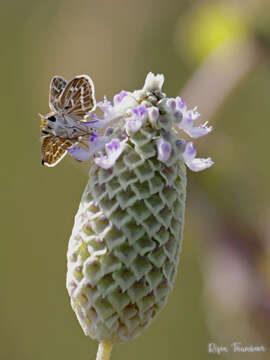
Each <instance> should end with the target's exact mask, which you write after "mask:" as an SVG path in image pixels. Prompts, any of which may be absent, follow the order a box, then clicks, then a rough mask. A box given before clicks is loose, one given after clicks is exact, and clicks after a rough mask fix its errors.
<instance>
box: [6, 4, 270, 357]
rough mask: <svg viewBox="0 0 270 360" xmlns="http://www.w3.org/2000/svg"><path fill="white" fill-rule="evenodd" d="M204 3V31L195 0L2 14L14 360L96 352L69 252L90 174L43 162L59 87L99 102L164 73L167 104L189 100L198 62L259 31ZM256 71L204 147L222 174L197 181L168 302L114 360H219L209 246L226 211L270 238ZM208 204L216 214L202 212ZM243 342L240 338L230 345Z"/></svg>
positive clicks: (9, 322)
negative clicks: (86, 86)
mask: <svg viewBox="0 0 270 360" xmlns="http://www.w3.org/2000/svg"><path fill="white" fill-rule="evenodd" d="M258 2H259V3H260V1H258ZM195 3H196V6H197V8H196V14H197V15H196V16H198V14H199V15H200V16H199V18H198V22H197V23H196V24H195V23H194V27H193V26H192V25H191V24H193V22H194V21H195V20H196V19H197V18H196V17H195V18H194V17H193V16H192V14H193V5H194V2H192V1H187V0H186V1H182V2H179V1H177V0H170V1H166V2H164V1H161V0H156V1H153V0H150V1H148V2H144V1H142V0H138V1H136V2H125V1H124V0H116V1H114V2H107V1H105V0H101V1H100V0H99V1H96V0H93V1H86V0H81V1H74V0H70V1H63V0H59V1H57V2H55V1H52V0H48V1H46V2H43V1H33V0H25V1H19V0H15V1H12V2H5V3H3V2H2V3H1V5H0V7H1V9H0V10H1V11H0V14H1V15H0V19H1V22H0V24H1V25H0V26H1V35H2V47H1V58H0V65H1V66H0V68H1V81H2V83H1V90H0V91H1V104H2V108H1V112H2V114H1V117H2V127H1V130H2V134H3V136H2V148H3V150H2V170H1V204H2V206H1V219H2V221H1V228H2V242H1V244H2V248H1V284H2V294H1V298H0V305H1V306H0V316H1V327H0V333H1V338H2V342H1V347H0V358H1V359H3V360H4V359H14V360H15V359H20V360H26V359H27V360H32V359H33V360H34V359H35V360H37V359H38V360H43V359H44V360H45V359H50V358H51V359H57V358H63V359H74V358H76V359H83V358H88V359H94V357H95V353H96V348H97V344H96V343H95V342H94V341H92V340H90V339H88V338H86V337H85V336H84V334H83V332H82V330H81V328H80V326H79V324H78V322H77V319H76V318H75V315H74V314H73V312H72V310H71V307H70V305H69V298H68V296H67V292H66V289H65V273H66V251H67V243H68V239H69V236H70V232H71V229H72V226H73V217H74V215H75V213H76V211H77V206H78V204H79V200H80V196H81V194H82V191H83V189H84V186H85V184H86V181H87V165H82V164H77V163H76V162H75V161H74V160H73V159H71V158H66V159H64V161H63V162H61V163H60V164H59V165H58V166H57V167H55V168H53V169H48V168H43V167H42V166H41V164H40V142H39V118H38V115H37V114H38V113H39V112H41V113H45V112H46V111H47V110H48V89H49V81H50V79H51V77H52V76H53V75H56V74H58V75H62V76H63V77H65V78H67V79H70V78H72V77H73V76H75V75H77V74H81V73H87V74H89V75H90V76H91V77H92V78H93V81H94V82H95V84H96V95H97V99H98V100H100V99H101V98H102V97H103V95H104V94H106V95H107V96H108V97H109V98H111V97H112V95H113V94H114V93H115V92H117V91H119V90H121V89H126V90H134V89H135V88H139V87H140V86H141V85H142V84H143V82H144V78H145V75H146V74H147V72H148V71H153V72H159V73H164V74H165V76H166V83H165V92H166V93H167V94H168V95H170V96H176V95H178V93H179V91H180V89H181V88H182V87H183V86H184V84H185V82H187V81H188V79H189V77H190V76H191V75H192V72H193V71H194V70H195V65H194V64H195V63H197V65H196V66H199V64H198V62H197V60H198V59H195V57H196V56H198V58H201V57H204V58H205V56H206V55H208V54H209V53H210V52H211V50H213V49H214V48H215V47H216V46H217V44H220V43H221V42H222V41H224V40H226V39H227V38H228V37H235V36H236V35H235V34H238V33H243V32H246V27H245V26H247V25H243V20H242V15H241V16H240V17H239V14H241V9H242V13H244V10H245V2H240V7H239V9H238V12H235V13H233V14H232V16H231V14H230V13H227V12H224V11H223V10H222V9H223V8H222V7H221V8H215V7H214V8H211V6H210V5H208V2H207V4H206V5H207V7H204V2H203V1H196V2H195ZM210 3H211V2H210ZM261 3H262V8H261V11H262V13H263V12H264V5H263V1H261ZM241 6H242V8H241ZM200 7H201V11H199V10H200ZM217 9H218V10H217ZM230 11H232V10H230ZM256 16H257V15H256ZM211 19H213V21H212V20H211ZM187 21H188V23H187ZM211 21H212V22H211ZM257 21H258V19H257ZM179 24H187V25H188V28H189V29H191V30H192V31H193V34H192V36H191V38H190V37H189V38H188V40H186V41H189V42H192V41H193V42H194V43H192V44H191V47H192V48H193V49H195V50H194V53H193V59H192V60H191V61H189V59H190V54H187V52H185V50H184V47H185V44H184V46H183V48H182V44H183V43H184V40H183V39H184V38H185V36H186V31H189V30H186V28H185V27H184V26H182V27H181V26H180V27H179ZM191 26H192V27H191ZM251 28H252V27H251ZM251 28H249V30H248V31H252V29H251ZM217 29H219V30H218V31H217ZM268 30H269V28H268ZM179 32H181V33H179ZM197 34H198V37H197ZM200 36H201V37H200ZM200 39H202V41H201V40H200ZM179 53H180V55H181V56H179ZM193 60H194V61H193ZM195 60H196V61H195ZM253 70H254V71H253V72H252V73H251V74H249V76H247V77H246V79H245V81H244V82H242V83H241V84H240V85H239V86H238V87H237V88H236V89H234V91H233V92H232V93H231V95H230V97H229V98H228V99H227V100H226V102H225V103H224V104H223V107H222V108H220V109H219V112H218V113H217V114H216V116H215V118H214V119H211V120H212V123H213V124H214V127H215V131H214V132H213V134H211V135H209V137H208V139H207V140H206V141H202V142H201V146H200V145H199V146H197V148H198V151H200V152H202V153H203V154H207V155H208V154H209V156H212V158H213V160H214V161H215V162H216V164H215V166H214V167H213V168H211V169H209V170H208V171H206V172H205V173H202V174H191V173H190V174H189V178H190V180H191V181H190V183H189V185H188V191H189V196H188V200H187V201H188V210H187V214H186V227H185V238H184V246H183V251H182V257H181V262H180V270H179V274H178V277H177V280H176V286H175V290H174V292H173V293H172V295H171V296H170V299H169V303H168V305H167V307H166V308H165V310H164V311H163V312H162V313H161V314H160V315H159V317H158V319H157V320H156V321H155V323H154V324H152V325H151V326H150V328H149V329H148V330H147V331H146V332H145V333H144V334H142V335H141V336H140V337H139V338H138V339H137V340H136V341H134V342H131V343H128V344H125V345H117V346H115V349H113V359H119V360H121V359H129V360H133V359H137V358H141V359H148V358H154V359H155V360H159V359H160V360H161V359H162V360H163V359H173V358H176V359H178V358H179V359H180V358H183V359H184V358H185V359H201V360H203V359H209V354H208V353H207V346H208V343H209V342H215V338H214V334H213V333H211V334H210V333H209V330H208V322H207V318H208V316H209V314H208V315H207V314H206V310H205V307H204V301H205V300H203V297H202V293H203V291H204V286H205V284H204V281H203V275H202V272H201V265H202V261H203V259H202V256H201V254H204V261H206V265H207V251H206V247H205V244H206V243H207V241H208V240H209V239H212V238H214V237H215V236H216V233H215V232H214V231H211V226H212V225H213V227H214V225H215V222H216V213H218V214H219V216H221V217H224V218H225V217H226V216H227V215H228V214H229V215H231V216H232V217H233V218H234V219H235V221H236V222H237V221H241V224H244V226H245V224H249V226H252V227H253V228H255V229H256V231H257V232H258V233H259V234H261V236H262V242H263V241H266V240H265V238H266V237H267V236H269V233H270V231H269V225H268V217H269V213H270V211H269V195H270V194H269V180H270V170H269V169H270V167H269V165H268V154H269V150H268V134H269V131H270V122H269V115H270V102H269V99H268V98H269V93H270V71H269V61H268V58H266V59H265V60H264V62H263V63H260V64H259V66H258V67H257V68H255V69H253ZM198 106H200V104H198ZM206 120H207V119H204V121H206ZM198 193H200V194H201V193H203V196H204V197H206V198H207V199H208V201H210V202H211V204H212V205H213V208H214V213H212V210H211V211H210V210H209V208H207V207H205V206H204V202H203V201H202V202H200V201H196V199H195V198H194V197H195V196H196V194H198ZM197 199H199V198H197ZM193 206H196V211H194V208H193ZM200 212H201V213H204V214H205V213H206V214H207V216H208V217H207V221H208V222H209V223H208V226H210V230H207V229H204V228H203V229H202V226H203V225H202V223H201V222H200V217H199V216H198V214H200ZM266 234H267V235H266ZM205 253H206V254H205ZM266 263H267V261H264V264H266ZM265 268H266V267H265V265H264V266H263V267H262V269H264V270H263V271H264V272H265V274H268V275H265V276H268V280H269V272H268V273H267V271H266V270H265ZM216 331H217V332H218V331H219V329H216ZM220 333H221V329H220ZM216 335H218V334H216ZM238 336H240V334H238V333H237V332H236V333H234V334H231V340H232V341H236V340H237V339H238ZM260 339H263V338H260V337H259V335H257V338H256V341H257V340H259V341H260ZM262 341H263V340H262ZM254 342H255V339H254ZM223 345H224V344H223ZM265 345H266V344H265ZM255 357H256V354H255V355H254V358H255ZM219 359H220V360H221V359H222V356H220V357H219Z"/></svg>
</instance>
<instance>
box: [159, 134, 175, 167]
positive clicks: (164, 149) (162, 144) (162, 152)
mask: <svg viewBox="0 0 270 360" xmlns="http://www.w3.org/2000/svg"><path fill="white" fill-rule="evenodd" d="M157 149H158V160H159V161H161V162H166V161H167V160H168V159H169V158H170V156H171V153H172V146H171V144H170V143H169V142H168V141H166V140H164V139H163V138H160V139H158V141H157Z"/></svg>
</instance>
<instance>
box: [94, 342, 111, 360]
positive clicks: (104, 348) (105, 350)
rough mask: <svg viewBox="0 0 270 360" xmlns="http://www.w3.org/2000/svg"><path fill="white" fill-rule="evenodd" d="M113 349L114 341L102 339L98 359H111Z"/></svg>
mask: <svg viewBox="0 0 270 360" xmlns="http://www.w3.org/2000/svg"><path fill="white" fill-rule="evenodd" d="M111 351H112V343H110V342H107V341H101V342H100V343H99V345H98V352H97V358H96V360H109V359H110V355H111Z"/></svg>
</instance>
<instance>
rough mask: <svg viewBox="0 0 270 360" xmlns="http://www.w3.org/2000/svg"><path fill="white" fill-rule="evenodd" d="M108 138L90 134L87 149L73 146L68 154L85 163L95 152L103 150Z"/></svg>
mask: <svg viewBox="0 0 270 360" xmlns="http://www.w3.org/2000/svg"><path fill="white" fill-rule="evenodd" d="M108 140H109V138H108V137H107V136H98V135H97V134H92V135H91V136H90V137H89V140H88V149H84V148H81V147H80V146H75V147H73V148H71V149H68V150H67V151H68V154H69V155H70V156H72V157H74V158H75V159H77V160H79V161H87V160H89V159H90V158H91V156H93V155H94V154H95V153H96V152H97V151H100V150H102V149H103V147H104V145H105V144H106V142H108Z"/></svg>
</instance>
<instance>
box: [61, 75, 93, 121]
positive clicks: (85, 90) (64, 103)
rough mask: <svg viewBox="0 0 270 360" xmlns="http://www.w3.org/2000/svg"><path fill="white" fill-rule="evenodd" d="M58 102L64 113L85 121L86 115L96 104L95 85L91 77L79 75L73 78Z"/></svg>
mask: <svg viewBox="0 0 270 360" xmlns="http://www.w3.org/2000/svg"><path fill="white" fill-rule="evenodd" d="M58 103H59V106H60V107H61V109H62V111H63V113H64V114H66V115H69V116H70V117H72V118H73V119H74V120H80V121H83V120H84V116H85V115H86V114H87V113H88V112H89V111H91V110H93V109H94V108H95V106H96V101H95V90H94V85H93V82H92V80H91V79H90V77H89V76H87V75H79V76H76V77H75V78H74V79H73V80H71V81H70V82H69V83H68V84H67V85H66V86H65V88H64V90H63V92H62V93H61V95H60V97H59V101H58Z"/></svg>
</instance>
